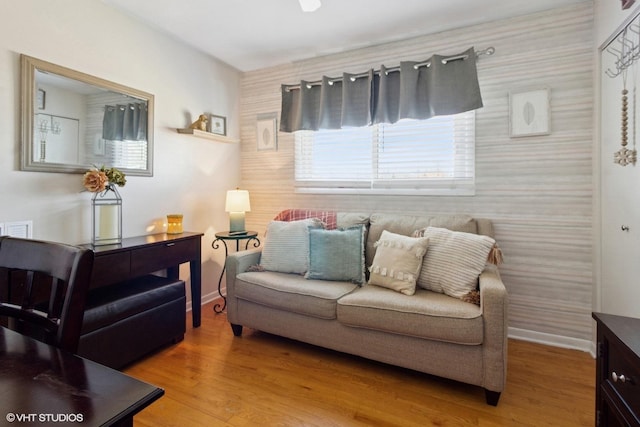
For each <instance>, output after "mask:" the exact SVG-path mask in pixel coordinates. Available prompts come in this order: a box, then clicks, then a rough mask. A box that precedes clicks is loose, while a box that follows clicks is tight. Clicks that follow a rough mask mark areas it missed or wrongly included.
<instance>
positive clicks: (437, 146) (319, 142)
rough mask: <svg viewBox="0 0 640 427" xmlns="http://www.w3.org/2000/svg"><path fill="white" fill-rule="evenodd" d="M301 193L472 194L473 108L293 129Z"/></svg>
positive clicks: (473, 154)
mask: <svg viewBox="0 0 640 427" xmlns="http://www.w3.org/2000/svg"><path fill="white" fill-rule="evenodd" d="M295 135H296V136H295V140H296V150H295V181H296V187H297V189H298V190H299V191H306V192H350V191H351V192H372V193H391V194H400V193H405V192H408V193H420V194H473V191H474V180H475V165H474V163H475V112H474V111H469V112H465V113H460V114H456V115H451V116H436V117H432V118H430V119H428V120H401V121H399V122H396V123H394V124H378V125H374V126H369V127H361V128H343V129H338V130H319V131H298V132H296V133H295Z"/></svg>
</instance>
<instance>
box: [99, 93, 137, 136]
mask: <svg viewBox="0 0 640 427" xmlns="http://www.w3.org/2000/svg"><path fill="white" fill-rule="evenodd" d="M102 139H107V140H110V141H124V140H128V141H146V139H147V105H146V103H143V102H140V103H130V104H126V105H106V106H105V108H104V117H103V119H102Z"/></svg>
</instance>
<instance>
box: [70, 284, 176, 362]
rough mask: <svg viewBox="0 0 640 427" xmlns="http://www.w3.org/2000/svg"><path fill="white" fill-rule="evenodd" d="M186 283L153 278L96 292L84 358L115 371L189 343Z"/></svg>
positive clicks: (93, 292)
mask: <svg viewBox="0 0 640 427" xmlns="http://www.w3.org/2000/svg"><path fill="white" fill-rule="evenodd" d="M185 317H186V296H185V284H184V281H182V280H173V279H168V278H166V277H160V276H155V275H148V276H142V277H139V278H136V279H134V280H130V281H127V282H122V283H118V284H115V285H110V286H106V287H103V288H98V289H94V290H91V291H90V292H89V296H88V299H87V306H86V308H85V313H84V321H83V325H82V332H81V336H80V344H79V347H78V354H79V355H80V356H82V357H85V358H87V359H90V360H93V361H96V362H98V363H101V364H103V365H106V366H110V367H112V368H115V369H120V368H122V367H124V366H125V365H128V364H129V363H131V362H133V361H135V360H137V359H139V358H141V357H142V356H144V355H146V354H148V353H150V352H152V351H154V350H157V349H158V348H160V347H163V346H165V345H167V344H171V343H176V342H179V341H181V340H182V339H183V338H184V333H185V330H186V319H185Z"/></svg>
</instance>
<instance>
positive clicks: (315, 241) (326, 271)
mask: <svg viewBox="0 0 640 427" xmlns="http://www.w3.org/2000/svg"><path fill="white" fill-rule="evenodd" d="M364 231H365V229H364V225H362V224H359V225H356V226H353V227H349V228H344V229H337V230H324V229H312V228H310V229H309V270H308V271H307V274H306V275H305V277H306V278H307V279H318V280H336V281H350V282H353V283H357V284H360V285H361V284H363V283H364V282H365V267H364Z"/></svg>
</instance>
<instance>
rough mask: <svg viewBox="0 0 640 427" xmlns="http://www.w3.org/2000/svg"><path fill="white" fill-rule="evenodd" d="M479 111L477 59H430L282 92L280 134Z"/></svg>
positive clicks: (468, 53)
mask: <svg viewBox="0 0 640 427" xmlns="http://www.w3.org/2000/svg"><path fill="white" fill-rule="evenodd" d="M480 107H482V97H481V94H480V85H479V84H478V74H477V69H476V54H475V51H474V49H473V48H469V49H468V50H466V51H465V52H462V53H461V54H459V55H453V56H448V57H447V56H442V55H433V56H432V57H431V58H430V59H429V60H428V61H424V62H422V63H419V62H411V61H406V62H401V63H400V66H399V67H395V68H393V69H389V68H386V67H384V66H382V67H380V71H374V70H369V71H367V72H365V73H362V74H358V75H355V74H347V73H345V74H343V76H342V79H339V78H338V79H336V78H334V79H331V78H329V77H326V76H324V77H323V78H322V81H321V82H315V83H310V82H308V81H301V82H300V86H299V88H295V89H294V88H291V86H290V85H283V86H282V109H281V117H280V131H282V132H295V131H297V130H318V129H340V128H342V127H351V126H368V125H371V124H374V123H395V122H397V121H398V120H401V119H420V120H424V119H428V118H430V117H433V116H439V115H449V114H457V113H462V112H464V111H469V110H475V109H477V108H480Z"/></svg>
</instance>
